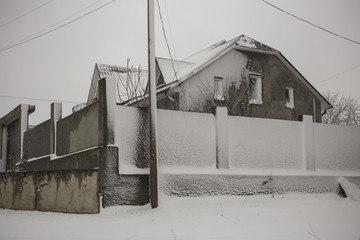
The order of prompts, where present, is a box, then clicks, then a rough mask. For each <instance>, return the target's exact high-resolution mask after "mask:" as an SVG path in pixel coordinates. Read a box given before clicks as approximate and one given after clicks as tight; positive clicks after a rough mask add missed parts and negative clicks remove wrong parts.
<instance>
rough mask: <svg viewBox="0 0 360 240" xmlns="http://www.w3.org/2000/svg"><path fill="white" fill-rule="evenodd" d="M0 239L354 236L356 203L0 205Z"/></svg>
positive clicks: (311, 199)
mask: <svg viewBox="0 0 360 240" xmlns="http://www.w3.org/2000/svg"><path fill="white" fill-rule="evenodd" d="M0 239H267V240H268V239H301V240H306V239H309V240H310V239H324V240H331V239H337V240H338V239H341V240H346V239H349V240H350V239H352V240H359V239H360V202H357V201H353V200H350V199H346V198H342V197H339V196H338V195H335V194H285V195H275V196H274V198H273V197H272V196H271V195H265V196H264V195H258V196H248V197H241V196H239V197H229V196H218V197H196V198H190V197H186V198H185V197H183V198H177V197H168V196H161V198H160V206H159V208H157V209H155V210H152V209H150V206H149V205H146V206H141V207H134V206H118V207H111V208H106V209H102V210H101V213H100V214H97V215H76V214H63V213H50V212H36V211H34V212H32V211H12V210H5V209H0Z"/></svg>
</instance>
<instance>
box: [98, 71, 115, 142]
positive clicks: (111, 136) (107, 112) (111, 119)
mask: <svg viewBox="0 0 360 240" xmlns="http://www.w3.org/2000/svg"><path fill="white" fill-rule="evenodd" d="M99 108H100V110H99V111H100V112H99V134H100V135H99V145H100V146H107V145H111V144H114V143H115V109H116V82H115V79H114V78H106V79H105V78H103V79H100V80H99Z"/></svg>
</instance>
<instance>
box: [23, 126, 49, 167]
mask: <svg viewBox="0 0 360 240" xmlns="http://www.w3.org/2000/svg"><path fill="white" fill-rule="evenodd" d="M48 154H50V120H47V121H45V122H43V123H41V124H39V125H37V126H35V127H34V128H32V129H29V130H27V131H26V132H25V133H24V149H23V158H24V160H26V159H30V158H36V157H40V156H45V155H48Z"/></svg>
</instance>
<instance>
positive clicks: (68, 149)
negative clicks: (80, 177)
mask: <svg viewBox="0 0 360 240" xmlns="http://www.w3.org/2000/svg"><path fill="white" fill-rule="evenodd" d="M56 133H57V134H56V155H58V156H62V155H65V154H69V153H73V152H76V151H80V150H83V149H86V148H90V147H94V146H98V145H99V103H98V102H96V103H93V104H92V105H90V106H88V107H86V108H84V109H81V110H80V111H78V112H76V113H74V114H71V115H70V116H68V117H66V118H63V119H60V120H59V121H58V122H57V131H56Z"/></svg>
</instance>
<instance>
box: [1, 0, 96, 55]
mask: <svg viewBox="0 0 360 240" xmlns="http://www.w3.org/2000/svg"><path fill="white" fill-rule="evenodd" d="M102 1H103V0H98V1H96V2H94V3H92V4H90V5H88V6H86V7H85V8H83V9H81V10H80V11H77V12H76V13H74V14H72V15H70V16H68V17H66V18H64V19H62V20H61V21H58V22H56V23H55V24H53V25H51V26H49V27H47V28H45V29H43V30H41V31H39V32H36V33H34V34H31V35H29V36H27V37H26V38H23V39H21V40H19V41H17V42H15V43H13V44H9V45H7V46H5V47H3V48H8V47H10V46H13V45H16V44H18V43H20V42H23V41H26V40H28V39H29V38H32V37H33V36H36V35H38V34H41V33H43V32H45V31H47V30H48V29H51V28H52V27H55V26H56V25H58V24H60V23H62V22H64V21H66V20H68V19H70V18H72V17H74V16H76V15H78V14H79V13H81V12H83V11H85V10H87V9H89V8H90V7H92V6H94V5H96V4H98V3H99V2H102Z"/></svg>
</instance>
